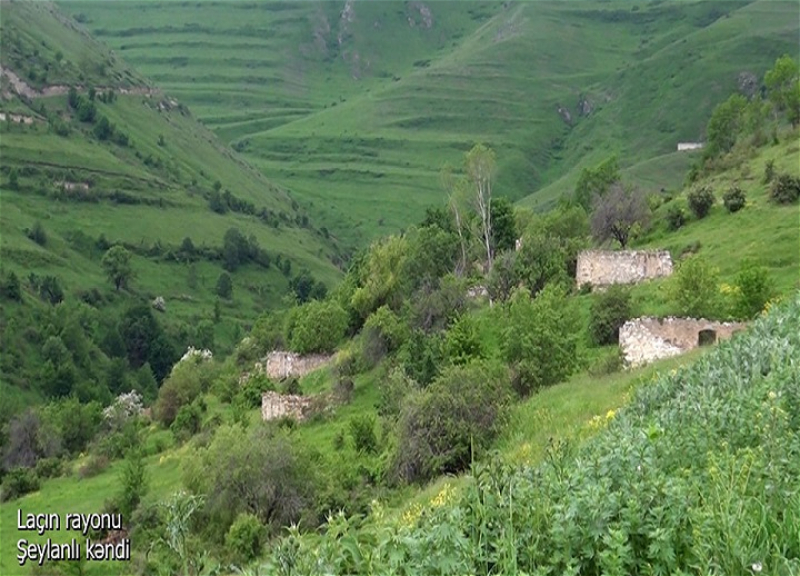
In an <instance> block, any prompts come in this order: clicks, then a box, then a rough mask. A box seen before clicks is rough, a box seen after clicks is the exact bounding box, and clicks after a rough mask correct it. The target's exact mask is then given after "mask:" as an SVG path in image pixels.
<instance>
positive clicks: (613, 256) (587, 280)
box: [575, 250, 672, 288]
mask: <svg viewBox="0 0 800 576" xmlns="http://www.w3.org/2000/svg"><path fill="white" fill-rule="evenodd" d="M671 274H672V256H670V253H669V251H668V250H619V251H609V250H584V251H583V252H581V253H580V254H578V264H577V269H576V271H575V282H576V284H577V286H578V287H579V288H580V287H581V286H583V285H584V284H589V285H591V286H599V287H605V286H610V285H611V284H636V283H638V282H642V281H644V280H651V279H653V278H663V277H665V276H669V275H671Z"/></svg>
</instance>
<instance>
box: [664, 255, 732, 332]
mask: <svg viewBox="0 0 800 576" xmlns="http://www.w3.org/2000/svg"><path fill="white" fill-rule="evenodd" d="M669 294H670V297H671V300H672V301H673V302H674V304H675V306H676V308H677V311H678V313H679V314H680V315H681V316H689V317H693V318H709V319H712V318H716V317H718V315H719V312H720V304H721V302H720V297H719V272H718V271H717V269H716V268H714V267H712V266H711V265H710V264H709V263H708V261H706V260H705V259H704V258H703V257H701V256H692V257H691V258H689V259H687V260H684V261H683V263H682V264H681V265H680V266H679V267H678V271H677V272H676V273H675V274H674V276H673V279H672V283H671V285H670V288H669Z"/></svg>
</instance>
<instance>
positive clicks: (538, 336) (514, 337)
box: [499, 285, 580, 396]
mask: <svg viewBox="0 0 800 576" xmlns="http://www.w3.org/2000/svg"><path fill="white" fill-rule="evenodd" d="M500 314H501V318H500V319H499V321H500V322H502V325H503V326H504V327H505V328H504V330H503V335H502V341H501V347H502V352H503V357H504V359H505V360H506V362H508V363H509V365H510V366H511V367H512V370H513V372H514V379H513V383H514V387H515V388H516V389H517V392H518V393H519V394H520V395H523V396H524V395H527V394H528V393H530V392H532V391H534V390H537V389H539V388H541V387H543V386H550V385H551V384H556V383H557V382H560V381H562V380H564V379H565V378H567V377H568V376H569V375H570V374H572V373H573V372H574V371H575V370H576V369H577V367H578V365H579V359H578V334H579V326H580V315H579V313H578V310H577V309H576V307H575V305H574V303H573V302H572V301H570V300H569V299H568V298H567V297H566V294H565V291H564V289H563V288H562V287H558V286H553V285H550V286H546V287H545V288H544V289H543V290H542V291H541V292H540V293H539V294H538V295H537V296H536V298H534V299H533V300H531V298H530V292H529V291H528V290H525V289H520V290H517V291H516V292H515V293H514V295H513V296H512V297H511V300H510V303H509V306H508V308H507V309H506V310H505V311H503V312H501V313H500Z"/></svg>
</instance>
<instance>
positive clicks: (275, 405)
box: [261, 391, 313, 421]
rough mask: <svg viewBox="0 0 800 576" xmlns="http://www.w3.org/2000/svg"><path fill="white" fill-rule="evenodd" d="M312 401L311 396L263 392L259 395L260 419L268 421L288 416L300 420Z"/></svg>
mask: <svg viewBox="0 0 800 576" xmlns="http://www.w3.org/2000/svg"><path fill="white" fill-rule="evenodd" d="M312 403H313V397H312V396H295V395H292V394H278V393H277V392H272V391H269V392H264V393H263V394H262V395H261V419H262V420H264V421H269V420H277V419H278V418H283V417H285V416H288V417H290V418H294V419H295V420H302V419H303V418H305V416H306V414H307V413H308V411H309V410H310V409H311V406H312Z"/></svg>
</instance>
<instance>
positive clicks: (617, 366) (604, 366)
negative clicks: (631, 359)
mask: <svg viewBox="0 0 800 576" xmlns="http://www.w3.org/2000/svg"><path fill="white" fill-rule="evenodd" d="M624 364H625V355H624V354H623V353H622V350H621V349H620V348H615V349H614V350H612V351H611V352H609V353H608V354H604V355H603V356H601V357H600V358H598V359H597V360H596V361H595V362H594V363H593V364H592V365H591V366H589V374H590V375H591V376H607V375H608V374H614V373H616V372H619V371H620V370H622V367H623V366H624Z"/></svg>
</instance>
